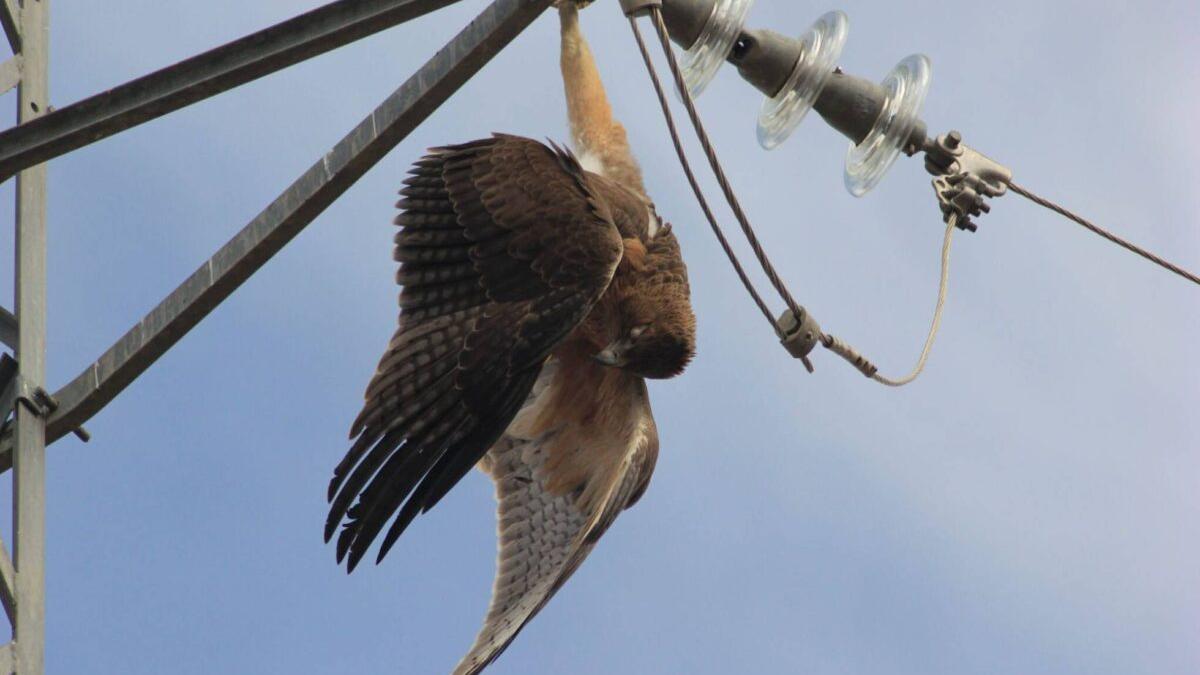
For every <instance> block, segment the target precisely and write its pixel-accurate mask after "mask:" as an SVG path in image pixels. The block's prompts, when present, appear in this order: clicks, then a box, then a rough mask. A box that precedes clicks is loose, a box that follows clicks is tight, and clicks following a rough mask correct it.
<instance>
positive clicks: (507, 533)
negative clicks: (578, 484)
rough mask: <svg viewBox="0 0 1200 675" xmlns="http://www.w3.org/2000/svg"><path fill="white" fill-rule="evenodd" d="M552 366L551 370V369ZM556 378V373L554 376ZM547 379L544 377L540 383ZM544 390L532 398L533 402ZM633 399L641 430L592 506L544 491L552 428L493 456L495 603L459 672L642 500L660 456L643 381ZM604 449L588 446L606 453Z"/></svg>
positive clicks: (503, 636) (508, 635) (494, 648)
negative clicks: (496, 533)
mask: <svg viewBox="0 0 1200 675" xmlns="http://www.w3.org/2000/svg"><path fill="white" fill-rule="evenodd" d="M547 367H548V368H551V367H552V365H551V366H547ZM551 376H552V373H551ZM546 379H547V377H546V374H543V377H542V378H540V380H539V386H540V385H541V384H542V383H544V382H545V380H546ZM539 393H540V392H538V391H536V390H535V391H534V392H533V394H532V395H531V396H530V402H529V403H528V404H527V405H532V404H533V403H534V402H535V401H536V398H537V395H538V394H539ZM632 393H633V395H632V396H631V397H630V398H631V400H630V405H631V410H630V412H631V415H632V417H633V419H634V421H635V425H636V432H635V433H634V435H633V437H632V439H631V440H630V441H629V443H628V447H627V448H621V449H620V452H618V453H613V456H615V457H616V458H617V461H618V462H619V463H620V466H619V467H617V470H616V471H613V472H604V473H607V474H608V475H610V476H611V478H610V479H609V481H608V484H607V485H606V486H605V488H604V490H603V491H602V493H601V498H600V500H599V502H598V503H597V505H596V506H595V507H594V508H591V509H589V508H587V506H586V505H585V503H584V502H583V500H581V499H579V498H578V495H576V494H574V493H566V494H555V493H554V492H552V491H551V490H548V489H547V488H546V481H547V478H548V477H547V476H546V475H545V473H544V469H545V467H544V465H545V464H546V460H547V459H548V454H549V453H550V452H552V450H550V449H549V446H552V445H553V442H554V434H555V432H554V431H550V432H547V433H546V434H544V435H541V436H539V437H537V438H529V439H523V438H518V437H516V436H513V435H505V436H504V437H503V438H501V439H500V441H499V442H498V443H496V445H495V446H493V447H492V449H491V451H490V452H489V453H488V458H487V462H486V468H487V470H488V472H489V473H490V474H491V476H492V479H493V480H494V481H495V484H496V501H497V513H496V520H497V530H498V535H499V551H498V554H497V562H496V579H495V583H494V586H493V589H492V600H491V603H490V605H489V607H488V612H487V617H486V619H485V621H484V625H483V628H482V629H481V630H480V631H479V635H478V636H477V637H476V639H475V644H474V645H473V646H472V647H471V650H470V651H469V652H468V653H467V655H466V656H465V657H464V658H463V659H462V661H461V662H460V663H459V664H458V667H457V668H455V670H454V675H475V674H476V673H479V672H480V671H482V670H483V669H484V668H485V667H486V666H487V665H488V664H489V663H491V662H492V661H494V660H495V659H496V657H498V656H499V655H500V654H501V652H503V651H504V650H505V648H507V647H508V645H509V644H510V643H511V642H512V641H513V639H514V638H516V636H517V633H519V632H520V631H521V629H522V628H524V627H525V625H526V624H527V623H528V622H529V620H530V619H532V618H533V617H534V615H536V614H537V613H538V612H539V611H540V610H541V609H542V607H544V606H545V605H546V603H547V602H548V601H549V600H550V598H551V597H552V596H553V595H554V593H555V592H557V591H558V589H559V588H561V587H562V585H563V583H565V582H566V580H567V579H568V578H569V577H570V576H571V574H573V573H574V572H575V570H576V569H578V568H579V566H580V565H581V564H582V563H583V561H584V559H585V558H586V557H587V556H588V554H589V553H590V552H591V550H592V548H593V547H594V546H595V545H596V542H597V541H598V540H599V538H600V536H601V535H602V534H603V533H604V532H605V531H606V530H607V529H608V527H609V526H610V525H611V524H612V522H613V520H615V519H616V517H617V515H618V514H619V513H620V512H621V511H622V510H623V509H625V508H627V507H629V506H631V505H632V504H633V503H634V502H636V501H637V499H638V498H639V497H640V496H641V494H642V492H643V491H644V490H645V488H646V485H647V484H648V482H649V480H650V474H651V473H652V472H653V471H654V465H655V462H656V460H657V457H658V433H657V430H656V428H655V425H654V418H653V416H652V414H651V412H650V407H649V403H648V400H647V398H646V391H645V383H644V382H642V381H641V380H640V379H639V380H638V381H637V383H636V388H635V389H634V390H633V392H632ZM606 450H608V449H606V448H597V447H592V448H584V449H583V451H584V452H588V453H591V454H598V455H605V454H609V453H607V452H606Z"/></svg>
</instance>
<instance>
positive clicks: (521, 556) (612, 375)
mask: <svg viewBox="0 0 1200 675" xmlns="http://www.w3.org/2000/svg"><path fill="white" fill-rule="evenodd" d="M559 11H560V16H561V20H562V54H561V56H562V62H561V65H562V72H563V80H564V84H565V88H566V94H567V104H568V117H569V119H570V123H571V131H572V136H573V140H574V143H575V146H576V148H577V149H578V150H579V152H580V156H581V158H582V160H583V164H581V162H580V160H577V159H576V157H575V156H574V155H572V154H571V153H570V152H568V151H566V150H563V149H560V148H558V147H557V146H555V147H547V146H545V145H542V144H541V143H538V142H536V141H532V140H529V139H525V138H520V137H517V136H507V135H500V134H497V135H494V136H493V137H492V138H487V139H483V140H478V141H474V142H471V143H465V144H462V145H454V146H447V147H444V148H438V149H435V150H432V151H431V152H430V154H428V155H426V156H425V157H424V158H422V159H421V160H420V161H418V162H417V163H416V165H415V166H414V167H413V169H412V170H411V172H410V173H411V175H410V177H409V178H408V179H407V180H405V181H404V183H405V187H404V189H403V190H401V195H402V196H403V199H401V201H400V203H399V208H401V209H402V210H403V212H402V213H401V214H400V216H399V217H398V218H397V221H396V222H397V224H399V225H400V231H399V233H398V234H397V235H396V240H395V241H396V248H395V257H396V260H398V261H399V263H400V269H399V273H398V275H397V280H398V282H399V284H400V285H401V286H402V290H401V292H400V308H401V309H400V327H399V329H398V330H397V331H396V333H395V336H394V337H393V338H392V340H391V343H390V344H389V345H388V348H387V351H386V352H385V353H384V355H383V358H382V359H381V360H380V362H379V368H378V370H377V372H376V373H375V376H374V377H373V378H372V380H371V382H370V385H369V386H368V387H367V392H366V404H365V405H364V407H363V409H362V412H361V413H360V414H359V416H358V419H356V420H355V422H354V425H353V428H352V430H351V438H355V439H356V440H355V441H354V444H353V447H351V448H350V451H349V452H348V453H347V454H346V457H345V458H344V459H343V460H342V461H341V463H340V464H338V466H337V468H336V469H335V470H334V477H333V480H332V482H331V483H330V486H329V498H330V500H331V502H332V505H331V508H330V511H329V518H328V521H327V522H326V529H325V537H326V540H327V541H328V540H329V539H330V538H331V537H332V536H333V535H334V534H335V532H337V528H338V525H339V524H341V525H342V529H341V531H340V533H338V538H337V556H338V561H339V562H340V561H342V560H343V558H345V559H346V560H347V567H348V569H350V570H353V569H354V567H355V566H356V565H357V564H358V563H359V560H360V559H361V558H362V556H363V555H364V554H366V552H367V550H368V548H369V547H370V546H371V544H372V542H373V541H375V539H376V538H377V537H378V536H379V534H380V533H381V532H383V529H384V526H385V525H387V524H388V521H389V520H391V521H392V523H391V526H390V527H389V528H388V529H387V532H386V534H385V536H384V537H383V543H382V544H381V546H380V548H379V553H378V558H377V562H378V560H381V559H382V558H383V556H384V555H385V554H386V553H387V552H388V550H389V549H390V548H391V547H392V545H393V544H394V543H395V542H396V539H397V538H398V537H399V536H400V534H401V533H402V532H403V531H404V529H405V528H406V527H407V526H408V525H409V523H411V522H412V520H413V518H414V517H415V516H416V515H417V514H418V513H422V512H424V511H428V510H429V509H430V508H432V507H433V506H434V504H436V503H437V502H438V500H439V499H441V498H442V496H443V495H445V494H446V492H447V491H448V490H450V489H451V488H453V487H454V485H455V484H456V483H458V481H459V480H460V479H461V478H462V477H463V476H464V474H466V473H467V472H468V471H469V470H470V468H471V467H473V466H479V467H480V468H481V469H482V470H483V471H484V472H486V473H487V474H488V475H489V476H491V478H492V480H493V481H494V482H495V486H496V499H497V501H498V502H499V509H498V516H497V517H498V521H499V524H498V529H499V561H498V570H497V573H496V581H495V587H494V590H493V593H492V600H491V606H490V608H489V609H488V613H487V618H486V620H485V623H484V626H483V628H482V630H481V631H480V633H479V636H478V638H477V639H476V642H475V645H474V646H473V647H472V648H471V651H470V652H469V653H468V654H467V656H466V657H465V658H464V659H463V660H462V662H461V663H459V665H458V667H457V668H456V669H455V671H454V672H455V673H456V674H466V673H477V672H479V671H481V670H482V669H483V668H484V667H486V666H487V665H488V664H489V663H491V662H492V660H494V659H495V658H496V657H497V656H498V655H499V654H500V652H501V651H503V650H504V649H505V647H507V646H508V644H509V643H510V642H511V641H512V640H513V638H514V637H516V635H517V633H518V632H519V631H520V630H521V628H522V627H524V625H525V624H526V623H527V622H528V621H529V620H530V619H531V618H532V617H533V616H534V615H535V614H536V613H537V612H538V611H539V610H540V609H541V608H542V607H543V606H544V605H545V604H546V602H547V601H548V600H549V599H550V597H551V596H552V595H554V593H555V591H557V590H558V589H559V587H561V586H562V584H563V583H564V582H565V581H566V580H567V578H568V577H570V575H571V574H572V573H573V572H574V571H575V570H576V569H577V568H578V567H579V565H580V563H582V562H583V559H584V558H585V557H587V555H588V553H589V552H590V551H591V549H592V547H593V546H595V544H596V541H597V540H598V539H599V537H600V535H602V534H603V533H604V532H605V530H607V529H608V527H609V525H610V524H611V523H612V522H613V519H614V518H616V516H617V514H619V513H620V512H621V511H622V510H623V509H625V508H628V507H629V506H631V505H632V504H633V503H634V502H636V501H637V500H638V498H639V497H640V496H641V495H642V493H643V491H644V490H645V489H646V486H647V484H648V482H649V480H650V474H651V472H652V471H653V469H654V464H655V460H656V458H657V456H658V434H657V431H656V428H655V424H654V417H653V416H652V415H651V412H650V402H649V400H648V398H647V392H646V382H645V378H668V377H673V376H675V375H678V374H679V373H680V372H682V371H683V369H684V367H685V366H686V365H687V363H688V361H689V360H690V359H691V358H692V355H693V352H694V345H695V318H694V316H693V314H692V309H691V304H690V300H689V292H688V281H687V270H686V268H685V267H684V264H683V259H682V258H681V257H680V252H679V243H678V242H677V241H676V239H675V236H674V235H673V234H672V233H671V229H670V226H669V225H667V224H665V223H664V222H663V221H662V220H661V219H660V218H659V217H658V215H657V214H656V213H655V210H654V207H653V205H652V204H651V202H650V201H649V199H648V198H647V197H646V195H645V189H644V188H643V186H642V179H641V173H640V170H639V169H638V166H637V163H636V161H635V160H634V159H633V156H632V154H631V152H630V149H629V144H628V141H627V140H626V136H625V130H624V128H623V127H622V126H621V125H620V124H619V123H618V122H616V121H615V120H614V119H613V117H612V111H611V110H610V108H609V104H608V100H607V97H606V95H605V92H604V88H603V85H602V84H601V82H600V78H599V74H598V73H597V72H596V67H595V63H594V61H593V59H592V56H591V54H590V52H589V50H588V47H587V44H586V42H585V41H584V40H583V37H582V35H581V33H580V31H579V26H578V18H577V14H576V7H575V5H574V4H572V3H570V2H568V3H564V4H563V6H561V7H560V10H559ZM585 165H586V166H590V167H592V168H594V169H596V171H589V170H587V169H585V168H584V166H585ZM393 516H394V520H393Z"/></svg>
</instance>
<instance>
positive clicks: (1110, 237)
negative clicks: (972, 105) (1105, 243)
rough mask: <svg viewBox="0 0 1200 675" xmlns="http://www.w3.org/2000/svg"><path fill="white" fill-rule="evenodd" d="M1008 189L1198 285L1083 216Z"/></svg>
mask: <svg viewBox="0 0 1200 675" xmlns="http://www.w3.org/2000/svg"><path fill="white" fill-rule="evenodd" d="M1008 187H1009V188H1010V189H1011V190H1012V191H1013V192H1015V193H1017V194H1019V195H1021V196H1022V197H1024V198H1026V199H1028V200H1029V201H1031V202H1033V203H1034V204H1037V205H1038V206H1043V207H1045V208H1047V209H1050V210H1051V211H1054V212H1055V213H1057V214H1059V215H1060V216H1063V217H1065V218H1068V219H1070V220H1073V221H1075V222H1076V223H1078V224H1080V225H1082V226H1084V227H1086V228H1087V229H1089V230H1091V231H1092V232H1095V233H1096V234H1098V235H1100V236H1101V237H1104V238H1105V239H1107V240H1109V241H1111V242H1112V243H1114V244H1116V245H1118V246H1121V247H1122V248H1125V249H1127V250H1130V251H1133V252H1134V253H1136V254H1138V255H1140V256H1142V257H1143V258H1145V259H1146V260H1149V261H1150V262H1152V263H1154V264H1156V265H1158V266H1159V267H1162V268H1164V269H1167V270H1170V271H1172V272H1174V273H1175V274H1178V275H1179V276H1181V277H1183V278H1184V279H1187V280H1188V281H1190V282H1192V283H1193V284H1196V285H1200V277H1198V276H1196V275H1195V274H1193V273H1191V272H1189V271H1187V270H1185V269H1183V268H1182V267H1179V266H1178V265H1175V264H1174V263H1171V262H1168V261H1166V260H1163V259H1162V258H1160V257H1159V256H1157V255H1155V254H1153V253H1151V252H1149V251H1147V250H1146V249H1144V248H1141V247H1139V246H1137V245H1135V244H1132V243H1130V242H1128V241H1126V240H1125V239H1122V238H1121V237H1118V236H1117V235H1115V234H1113V233H1112V232H1109V231H1108V230H1106V229H1104V228H1102V227H1100V226H1099V225H1096V224H1095V223H1093V222H1091V221H1089V220H1088V219H1086V218H1084V217H1083V216H1080V215H1077V214H1075V213H1072V212H1071V211H1068V210H1067V209H1065V208H1063V207H1062V206H1059V205H1058V204H1055V203H1054V202H1052V201H1050V200H1049V199H1046V198H1045V197H1039V196H1038V195H1036V194H1034V193H1032V192H1030V191H1029V190H1026V189H1025V188H1023V187H1021V186H1020V185H1017V184H1016V183H1014V182H1012V181H1009V182H1008Z"/></svg>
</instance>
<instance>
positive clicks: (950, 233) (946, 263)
mask: <svg viewBox="0 0 1200 675" xmlns="http://www.w3.org/2000/svg"><path fill="white" fill-rule="evenodd" d="M957 224H958V214H956V213H951V214H950V217H949V218H948V219H947V222H946V235H945V237H944V238H943V239H942V275H941V278H940V279H939V280H938V295H937V304H936V305H935V306H934V308H933V322H932V323H931V324H930V326H929V335H928V336H926V338H925V346H924V347H923V348H922V349H921V356H920V358H918V359H917V365H916V366H915V367H913V369H912V372H911V373H909V374H908V375H906V376H904V377H902V378H900V379H898V380H893V379H890V378H887V377H884V376H883V375H880V374H879V369H878V368H876V367H875V364H873V363H871V362H870V361H869V360H868V359H867V358H865V357H864V356H863V355H862V354H859V353H858V350H856V349H854V347H851V346H850V345H848V344H846V342H845V341H843V340H842V339H841V338H839V337H837V336H835V335H830V334H828V333H826V334H824V335H822V336H821V344H822V345H824V346H825V348H826V349H828V350H829V351H831V352H833V353H834V354H837V355H838V356H840V357H842V358H843V359H846V361H847V362H849V363H850V365H852V366H854V367H855V368H857V369H858V371H859V372H861V373H862V374H863V375H866V376H867V377H869V378H871V379H872V380H875V381H876V382H878V383H880V384H885V385H887V386H889V387H903V386H904V385H906V384H908V383H909V382H912V381H913V380H915V379H917V376H918V375H920V374H921V371H923V370H925V362H926V361H928V360H929V352H930V350H932V349H933V341H934V339H935V338H937V334H938V329H939V328H941V325H942V309H943V308H944V307H945V306H946V294H947V291H948V290H949V287H950V242H951V241H952V240H953V239H954V230H955V226H956V225H957Z"/></svg>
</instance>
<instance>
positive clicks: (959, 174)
mask: <svg viewBox="0 0 1200 675" xmlns="http://www.w3.org/2000/svg"><path fill="white" fill-rule="evenodd" d="M923 150H924V151H925V170H926V171H928V172H929V173H930V174H932V175H933V176H934V179H933V190H934V192H935V193H936V194H937V199H938V206H939V207H940V208H941V210H942V219H943V220H944V221H946V222H950V217H951V215H954V216H956V217H957V219H958V221H957V223H956V224H957V225H958V227H959V228H960V229H963V230H967V231H970V232H974V231H975V230H976V225H975V223H973V222H972V221H971V217H972V216H980V215H982V214H984V213H987V212H989V211H991V206H990V205H988V203H987V201H986V199H987V198H988V197H999V196H1001V195H1003V194H1004V193H1005V192H1007V191H1008V182H1009V181H1011V180H1012V170H1011V169H1009V168H1008V167H1006V166H1004V165H1003V164H1000V163H999V162H997V161H996V160H994V159H992V158H990V157H988V156H987V155H984V154H983V153H981V152H978V151H976V150H975V149H974V148H972V147H970V146H968V145H967V144H966V143H963V142H962V134H960V133H959V132H957V131H950V132H949V133H945V134H942V135H941V136H938V137H937V138H936V139H933V140H931V141H927V142H926V143H925V146H924V148H923Z"/></svg>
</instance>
